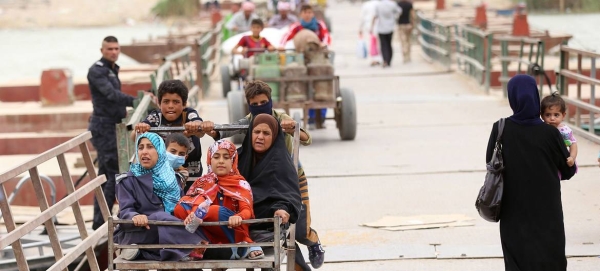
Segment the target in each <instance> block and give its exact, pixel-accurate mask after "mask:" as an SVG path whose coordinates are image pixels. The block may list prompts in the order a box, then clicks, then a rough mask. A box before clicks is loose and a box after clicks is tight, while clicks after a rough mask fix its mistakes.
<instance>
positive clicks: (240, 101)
mask: <svg viewBox="0 0 600 271" xmlns="http://www.w3.org/2000/svg"><path fill="white" fill-rule="evenodd" d="M244 99H245V97H244V95H243V94H242V92H241V91H230V92H229V93H227V111H228V113H229V123H234V122H236V121H238V120H240V119H243V118H244V117H246V115H247V114H244V113H245V112H246V110H245V108H246V102H245V100H244ZM244 137H245V134H239V135H235V136H232V137H231V141H233V143H235V144H241V143H242V142H243V141H244Z"/></svg>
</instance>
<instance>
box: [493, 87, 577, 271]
mask: <svg viewBox="0 0 600 271" xmlns="http://www.w3.org/2000/svg"><path fill="white" fill-rule="evenodd" d="M508 101H509V103H510V107H511V108H512V110H513V115H512V116H510V117H509V118H507V119H506V123H505V126H504V131H503V134H502V139H501V142H500V143H501V145H502V155H503V158H504V159H503V160H504V187H503V196H502V209H501V213H500V238H501V240H502V251H503V253H504V265H505V270H507V271H508V270H510V271H534V270H535V271H554V270H555V271H565V270H566V269H567V259H566V257H565V229H564V223H563V211H562V202H561V192H560V179H559V177H558V174H557V170H558V171H560V173H561V176H562V179H563V180H568V179H570V178H571V177H572V176H573V175H574V174H575V168H574V167H569V166H568V165H567V157H569V152H568V151H567V148H566V147H565V144H564V142H563V140H562V137H561V135H560V133H559V132H558V130H557V129H556V128H554V127H553V126H550V125H547V124H545V123H544V122H543V121H542V120H541V119H540V97H539V94H538V89H537V84H536V81H535V79H533V77H531V76H528V75H516V76H515V77H513V78H512V79H511V80H510V81H509V82H508ZM497 135H498V122H496V123H495V124H494V125H493V128H492V132H491V135H490V139H489V142H488V147H487V154H486V161H488V162H489V161H490V160H491V158H492V155H493V153H494V147H495V145H496V138H497Z"/></svg>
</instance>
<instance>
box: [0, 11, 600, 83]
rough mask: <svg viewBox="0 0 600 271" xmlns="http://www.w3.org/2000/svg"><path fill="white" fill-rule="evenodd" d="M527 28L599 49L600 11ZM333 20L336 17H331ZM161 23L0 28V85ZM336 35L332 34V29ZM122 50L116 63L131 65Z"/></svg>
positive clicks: (153, 31) (78, 69)
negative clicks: (568, 37)
mask: <svg viewBox="0 0 600 271" xmlns="http://www.w3.org/2000/svg"><path fill="white" fill-rule="evenodd" d="M529 22H530V24H531V26H532V27H535V28H538V29H548V30H550V31H558V32H563V33H570V34H572V35H573V36H574V37H573V39H572V40H571V43H570V45H572V46H574V47H578V48H583V49H588V50H597V51H600V33H599V32H598V31H597V28H596V27H598V25H600V14H570V15H530V16H529ZM334 23H335V22H334ZM167 32H168V27H167V26H165V25H162V24H145V25H144V24H141V25H135V26H114V27H95V28H59V29H31V30H0V40H1V41H2V42H0V52H2V56H4V57H5V64H4V65H0V84H2V83H6V82H10V81H15V80H16V81H21V80H23V79H31V78H33V79H35V78H39V77H40V75H41V72H42V71H43V70H44V69H48V68H64V67H66V68H69V69H71V70H72V71H73V76H74V77H85V75H86V74H87V69H88V68H89V67H90V65H92V63H94V61H96V60H97V59H99V58H100V51H99V48H100V44H101V41H102V39H103V38H104V37H105V36H107V35H114V36H116V37H117V38H118V39H119V41H120V43H121V44H129V43H131V40H132V39H133V38H135V39H137V40H145V39H147V38H148V36H149V35H152V36H154V37H155V36H157V35H165V34H167ZM333 38H334V39H335V33H333ZM135 63H136V61H134V60H133V59H131V58H129V57H127V56H125V55H121V57H120V60H119V61H118V64H120V65H121V66H127V65H132V64H135Z"/></svg>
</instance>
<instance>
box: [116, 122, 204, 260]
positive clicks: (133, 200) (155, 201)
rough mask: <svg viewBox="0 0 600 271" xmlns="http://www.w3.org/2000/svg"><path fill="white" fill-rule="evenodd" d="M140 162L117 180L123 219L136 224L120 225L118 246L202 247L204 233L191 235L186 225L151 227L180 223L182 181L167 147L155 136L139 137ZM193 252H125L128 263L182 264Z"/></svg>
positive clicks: (122, 253)
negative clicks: (178, 207) (177, 213)
mask: <svg viewBox="0 0 600 271" xmlns="http://www.w3.org/2000/svg"><path fill="white" fill-rule="evenodd" d="M136 145H137V148H138V149H137V153H136V161H137V162H136V163H135V164H133V165H131V168H130V170H129V172H127V173H126V174H121V175H120V176H117V178H116V194H117V200H118V201H119V215H118V217H119V219H124V220H127V219H131V220H133V224H120V225H118V226H117V228H116V229H115V233H114V242H115V243H118V244H124V245H130V244H138V245H140V244H199V243H201V242H202V241H204V240H205V239H206V238H204V237H203V236H202V235H201V233H189V232H188V231H186V230H185V228H184V227H182V226H156V225H148V221H149V220H153V221H179V222H181V220H180V219H178V218H176V217H174V216H173V215H172V213H173V209H174V207H175V205H176V204H177V201H178V200H179V198H180V196H181V188H180V186H179V181H178V180H177V177H176V175H175V172H174V171H173V168H172V167H171V166H170V165H169V163H168V161H167V158H166V150H165V144H164V142H163V140H162V139H161V138H160V136H158V135H157V134H154V133H144V134H142V135H140V136H139V137H138V138H137V141H136ZM190 252H191V249H139V250H138V249H122V250H121V253H120V257H121V258H123V259H125V260H135V259H146V260H160V261H179V260H183V259H187V258H189V257H188V255H189V253H190Z"/></svg>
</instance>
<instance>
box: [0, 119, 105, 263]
mask: <svg viewBox="0 0 600 271" xmlns="http://www.w3.org/2000/svg"><path fill="white" fill-rule="evenodd" d="M91 138H92V134H91V133H90V132H89V131H88V132H85V133H83V134H81V135H79V136H77V137H75V138H73V139H71V140H69V141H67V142H65V143H63V144H60V145H58V146H56V147H54V148H52V149H51V150H48V151H46V152H44V153H42V154H40V155H38V156H37V157H35V158H33V159H31V160H29V161H28V162H26V163H24V164H21V165H18V166H16V167H14V168H12V169H10V170H8V171H6V172H4V173H2V174H1V175H0V210H2V215H3V219H4V224H5V226H6V229H7V231H8V233H7V234H4V235H2V236H1V237H0V249H4V248H6V247H8V246H9V245H11V246H12V249H13V251H14V255H15V261H16V262H17V266H18V268H19V270H29V263H28V262H27V259H26V257H25V254H24V252H23V248H24V245H23V243H22V241H21V240H22V239H23V237H24V236H26V235H27V234H29V233H31V232H32V231H34V230H35V229H36V228H37V227H38V226H39V225H41V224H44V225H45V226H46V230H47V232H48V239H49V241H50V246H51V247H52V251H53V252H54V264H52V266H50V268H48V269H47V270H53V271H54V270H67V266H69V265H70V264H71V263H73V262H74V261H76V260H77V259H79V258H80V257H81V255H82V254H84V253H85V255H86V257H87V259H88V264H89V266H90V270H92V271H99V270H100V267H99V265H98V262H97V260H96V253H95V251H94V247H95V246H96V245H97V244H98V241H99V240H100V239H101V238H103V237H104V236H106V235H107V230H108V228H107V225H108V224H107V223H104V224H103V225H102V226H101V227H100V228H98V230H96V231H95V232H93V233H91V234H88V231H87V229H86V226H85V221H84V219H83V215H82V213H81V206H80V204H79V201H80V200H81V199H82V198H83V197H84V196H86V195H87V194H89V193H91V192H94V193H95V196H96V199H97V200H98V203H99V205H100V210H101V212H102V216H103V217H104V219H105V220H107V219H108V217H109V216H110V211H109V210H108V205H107V204H106V199H105V198H104V194H103V193H102V188H101V185H102V184H103V183H104V182H106V177H105V176H104V175H102V176H99V177H98V176H97V175H96V171H95V169H94V165H93V162H92V157H91V156H90V151H89V149H88V147H87V144H86V142H87V141H89V140H90V139H91ZM75 147H79V150H80V151H81V154H82V156H83V160H84V162H85V165H86V168H87V170H88V172H89V174H90V181H89V182H88V183H87V184H85V185H83V186H82V187H80V188H78V189H75V187H74V185H73V180H72V179H71V174H70V173H69V168H68V166H67V161H66V158H65V153H66V152H68V151H69V150H70V149H72V148H75ZM53 158H56V160H57V161H58V167H59V168H60V171H61V176H62V179H63V182H64V185H65V188H66V190H67V193H68V196H66V197H64V198H63V199H61V200H60V201H58V202H57V203H56V204H54V205H52V206H50V205H49V204H48V198H47V197H46V194H45V192H44V188H43V185H42V178H41V176H40V174H39V171H38V166H39V165H41V164H42V163H44V162H46V161H48V160H50V159H53ZM26 171H28V172H29V175H30V176H31V181H32V184H33V187H34V191H35V196H36V197H37V200H38V203H39V206H40V211H41V214H39V215H37V216H35V218H33V219H31V220H29V221H27V222H26V223H25V224H22V225H20V226H19V227H17V226H16V222H15V217H14V215H13V212H12V210H11V206H10V204H9V203H8V198H7V195H6V188H5V185H6V184H7V183H8V182H9V181H10V180H11V179H13V178H15V177H17V176H19V175H20V174H22V173H23V172H26ZM69 207H71V208H73V214H74V216H75V221H76V224H77V229H78V230H79V235H80V236H81V240H82V241H81V242H80V243H79V244H78V245H76V246H75V247H74V248H72V249H71V250H70V251H69V252H68V253H66V254H65V253H64V250H63V247H62V245H61V239H60V237H59V235H58V232H57V229H56V226H55V225H54V223H53V219H52V218H53V217H54V216H56V215H57V214H58V213H60V212H61V211H63V210H65V209H66V208H69Z"/></svg>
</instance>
